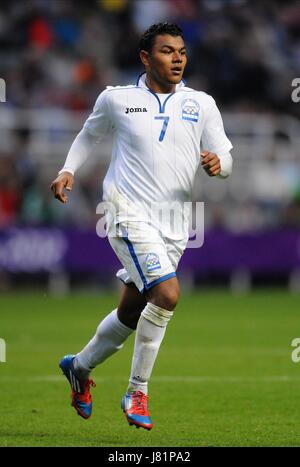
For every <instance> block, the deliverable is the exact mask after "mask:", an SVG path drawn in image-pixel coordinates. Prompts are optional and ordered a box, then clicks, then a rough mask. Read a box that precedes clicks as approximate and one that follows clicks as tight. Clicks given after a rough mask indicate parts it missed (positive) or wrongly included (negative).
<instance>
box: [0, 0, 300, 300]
mask: <svg viewBox="0 0 300 467" xmlns="http://www.w3.org/2000/svg"><path fill="white" fill-rule="evenodd" d="M164 20H168V21H173V22H177V23H178V24H179V25H180V26H181V27H182V29H183V32H184V36H185V40H186V43H187V46H188V53H189V64H188V69H187V72H186V79H187V82H188V84H189V85H190V86H191V87H195V88H196V89H199V90H204V91H206V92H208V93H209V94H212V95H213V96H214V98H215V99H216V101H217V104H218V106H219V107H220V109H221V112H222V115H223V119H224V124H225V127H226V131H227V133H228V136H229V138H230V139H231V140H232V142H233V145H234V150H233V153H232V154H233V157H234V159H235V163H234V172H233V175H232V176H231V177H230V178H229V179H228V180H225V181H219V180H212V179H210V178H209V177H207V176H206V175H205V174H203V173H202V172H201V170H199V176H198V177H197V179H196V183H195V189H194V201H204V202H205V242H204V246H203V247H202V248H200V249H197V250H189V251H187V252H186V254H185V256H184V258H183V259H182V262H181V266H180V274H181V277H182V282H183V284H184V286H185V287H187V288H193V287H194V286H201V285H202V284H205V285H209V284H216V283H217V284H226V285H227V284H228V285H229V286H230V287H231V289H232V290H233V291H237V292H243V291H247V290H249V288H251V287H252V286H259V285H261V284H264V285H265V284H271V285H283V286H284V287H287V288H288V289H289V290H292V291H299V290H300V231H299V227H300V162H299V147H300V123H299V116H300V104H297V103H294V102H293V101H292V99H291V93H292V90H293V88H292V80H293V79H294V78H295V77H297V76H300V27H299V23H300V3H299V1H297V2H295V1H279V0H277V1H276V0H273V1H271V0H270V1H268V0H266V1H258V0H257V1H251V2H250V1H247V0H90V1H89V2H85V1H83V0H76V1H70V0H27V1H26V2H22V1H17V0H15V1H8V0H7V1H5V0H2V1H1V5H0V77H1V78H2V79H4V80H5V82H6V102H2V103H0V141H1V146H0V289H1V290H2V291H5V290H15V289H17V288H18V287H21V286H24V285H25V286H30V287H31V286H33V285H38V287H40V286H43V287H44V286H46V287H47V288H48V289H49V291H50V292H53V293H56V294H60V293H62V294H63V293H65V292H67V291H68V290H69V289H70V288H72V287H73V286H74V287H76V286H81V287H93V288H95V289H96V290H100V289H101V288H103V287H105V289H106V288H107V287H110V286H112V287H113V286H115V284H116V279H115V278H114V274H115V271H116V269H117V267H118V262H117V260H116V258H115V257H114V254H113V252H112V251H111V249H110V246H109V244H108V242H107V240H106V239H100V238H98V237H97V235H96V231H95V225H96V222H97V220H98V219H99V216H98V215H97V214H96V206H97V204H98V202H99V201H100V200H101V185H102V180H103V177H104V175H105V172H106V169H107V167H108V164H109V160H110V141H109V140H108V141H104V142H103V143H101V144H100V145H98V147H97V149H96V152H95V154H94V157H93V158H91V159H90V160H89V161H88V162H87V163H86V165H85V166H84V167H83V168H82V169H81V170H80V171H79V172H78V175H77V178H76V185H75V188H74V190H73V192H72V195H71V196H70V198H71V199H70V202H69V204H68V205H67V206H63V205H60V204H59V203H58V202H57V201H56V200H54V199H53V198H52V195H51V193H50V190H49V185H50V182H51V181H52V179H53V178H54V177H55V176H56V173H57V171H58V170H59V169H60V168H61V166H62V164H63V162H64V159H65V157H66V154H67V151H68V149H69V147H70V145H71V143H72V141H73V139H74V137H75V135H76V134H77V132H78V131H79V130H80V128H81V126H82V124H83V122H84V120H85V118H86V117H87V115H88V114H89V113H90V111H91V109H92V106H93V104H94V102H95V99H96V97H97V95H98V94H99V92H100V91H101V90H102V89H104V88H105V86H106V85H117V84H129V83H132V82H135V80H136V77H137V76H138V75H139V73H140V72H141V71H142V67H141V64H140V62H139V57H138V51H137V44H138V39H139V36H140V34H141V33H142V32H143V30H144V29H145V28H147V27H148V26H149V25H150V24H152V23H154V22H158V21H164Z"/></svg>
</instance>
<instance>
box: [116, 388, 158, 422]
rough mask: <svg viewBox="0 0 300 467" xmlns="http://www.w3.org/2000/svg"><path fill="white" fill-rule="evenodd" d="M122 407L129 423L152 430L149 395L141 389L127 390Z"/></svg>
mask: <svg viewBox="0 0 300 467" xmlns="http://www.w3.org/2000/svg"><path fill="white" fill-rule="evenodd" d="M121 408H122V409H123V412H124V414H125V417H126V418H127V421H128V423H129V425H135V426H136V427H137V428H140V427H142V428H145V429H146V430H151V428H152V427H153V424H152V421H151V418H150V414H149V411H148V396H146V394H144V393H143V392H141V391H135V392H126V394H125V396H124V397H123V398H122V401H121Z"/></svg>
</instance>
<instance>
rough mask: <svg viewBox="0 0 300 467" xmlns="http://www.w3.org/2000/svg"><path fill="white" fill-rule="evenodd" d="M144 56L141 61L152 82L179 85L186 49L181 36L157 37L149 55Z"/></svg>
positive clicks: (184, 63) (166, 35)
mask: <svg viewBox="0 0 300 467" xmlns="http://www.w3.org/2000/svg"><path fill="white" fill-rule="evenodd" d="M144 54H145V55H144V60H143V59H142V61H143V63H144V65H145V66H146V71H147V73H148V74H149V75H150V76H151V78H152V79H153V80H155V81H156V82H157V83H159V84H162V85H169V86H170V85H176V84H178V83H180V81H181V80H182V75H183V72H184V69H185V66H186V62H187V58H186V48H185V45H184V41H183V39H182V37H181V36H170V35H169V34H164V35H158V36H156V37H155V41H154V44H153V47H152V51H151V53H150V54H148V53H147V52H145V53H144ZM141 58H142V57H141Z"/></svg>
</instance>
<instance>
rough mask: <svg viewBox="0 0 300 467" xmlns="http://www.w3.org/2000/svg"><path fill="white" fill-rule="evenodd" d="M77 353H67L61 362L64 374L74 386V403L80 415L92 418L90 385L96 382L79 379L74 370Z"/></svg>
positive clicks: (72, 386)
mask: <svg viewBox="0 0 300 467" xmlns="http://www.w3.org/2000/svg"><path fill="white" fill-rule="evenodd" d="M74 358H75V355H66V356H65V357H63V358H62V359H61V361H60V363H59V367H60V368H61V369H62V371H63V374H64V375H65V377H66V378H67V380H68V381H69V383H70V385H71V388H72V403H71V405H72V406H73V407H74V409H75V410H76V412H77V413H78V415H80V416H81V417H82V418H85V419H87V418H90V416H91V415H92V396H91V393H90V386H92V387H95V386H96V384H95V383H94V381H93V380H91V379H79V378H78V376H77V374H76V371H75V370H74V366H73V360H74Z"/></svg>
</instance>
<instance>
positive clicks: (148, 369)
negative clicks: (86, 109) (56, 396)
mask: <svg viewBox="0 0 300 467" xmlns="http://www.w3.org/2000/svg"><path fill="white" fill-rule="evenodd" d="M139 49H140V59H141V61H142V63H143V65H144V68H145V72H144V73H143V74H142V75H141V76H140V77H139V78H138V80H137V82H136V84H133V85H130V86H116V87H108V88H107V89H105V90H104V91H103V92H102V93H101V94H100V95H99V97H98V99H97V101H96V103H95V106H94V109H93V112H92V113H91V115H90V116H89V117H88V119H87V120H86V122H85V124H84V126H83V128H82V130H81V131H80V133H79V134H78V135H77V137H76V138H75V140H74V142H73V144H72V146H71V148H70V151H69V153H68V155H67V159H66V162H65V165H64V167H63V168H62V170H60V172H59V174H58V177H57V178H56V179H55V180H54V181H53V182H52V184H51V188H52V190H53V192H54V196H55V198H57V199H58V200H59V201H61V202H62V203H66V202H67V201H68V197H67V194H66V193H65V192H64V189H66V190H71V189H72V186H73V181H74V174H75V172H76V171H77V169H78V168H79V167H80V166H81V165H82V163H83V162H84V161H85V160H86V159H87V158H88V156H89V154H90V153H91V152H92V148H93V146H94V144H97V143H98V142H99V140H100V139H101V138H102V137H103V136H105V135H106V134H108V133H110V134H112V136H113V150H112V159H111V163H110V166H109V169H108V172H107V174H106V176H105V179H104V183H103V199H104V200H105V201H106V202H107V204H108V208H107V212H106V220H107V233H108V239H109V242H110V244H111V246H112V248H113V249H114V251H115V253H116V255H117V256H118V258H119V260H120V262H121V263H122V265H123V269H121V270H119V271H118V272H117V277H119V278H120V279H121V280H122V281H123V283H124V288H123V291H122V296H121V299H120V303H119V304H118V306H117V308H116V309H114V310H113V311H111V313H109V314H108V315H107V316H106V317H105V318H104V320H103V321H102V322H101V323H100V324H99V326H98V328H97V330H96V334H95V335H94V337H93V338H92V339H91V341H90V342H88V344H87V345H86V346H85V347H84V348H83V349H82V350H81V351H80V352H79V353H77V354H76V355H67V356H65V357H64V358H63V359H62V360H61V362H60V367H61V369H62V371H63V373H64V375H65V376H66V377H67V379H68V381H69V383H70V384H71V388H72V405H73V406H74V408H75V409H76V411H77V413H78V414H79V415H81V416H82V417H83V418H89V417H90V416H91V412H92V398H91V394H90V386H91V385H94V383H93V381H92V380H91V379H90V378H89V376H90V372H91V371H92V370H93V368H95V367H96V365H99V364H100V363H102V362H103V361H104V360H105V359H107V358H108V357H109V356H110V355H112V354H113V353H115V352H116V351H117V350H119V349H121V348H122V346H123V343H124V342H125V340H126V339H127V338H128V336H129V335H130V334H131V333H132V332H134V330H136V334H135V344H134V351H133V357H132V367H131V374H130V378H129V385H128V388H127V391H126V393H125V395H124V397H123V399H122V401H121V407H122V409H123V411H124V413H125V415H126V418H127V420H128V422H129V424H130V425H136V426H137V427H143V428H145V429H147V430H150V429H151V428H152V426H153V425H152V421H151V418H150V414H149V411H148V382H149V380H150V377H151V373H152V369H153V366H154V363H155V360H156V357H157V354H158V351H159V348H160V345H161V342H162V340H163V338H164V335H165V331H166V327H167V324H168V322H169V320H170V319H171V318H172V316H173V313H174V309H175V307H176V304H177V302H178V298H179V283H178V279H177V277H176V269H177V265H178V262H179V260H180V258H181V256H182V254H183V252H184V249H185V247H186V244H187V241H188V217H187V216H186V215H185V209H184V206H185V202H187V201H189V200H191V191H192V187H193V182H194V178H195V175H196V172H197V169H198V166H199V164H201V165H202V167H203V169H204V170H205V171H206V173H207V174H208V175H209V176H211V177H227V176H228V175H229V174H230V173H231V170H232V157H231V154H230V150H231V149H232V145H231V143H230V141H229V140H228V138H227V137H226V135H225V132H224V128H223V123H222V119H221V115H220V112H219V110H218V108H217V106H216V103H215V101H214V99H213V98H212V97H211V96H209V95H207V94H206V93H204V92H200V91H195V90H194V89H191V88H189V87H187V86H186V85H185V82H184V81H183V80H182V75H183V72H184V69H185V66H186V62H187V57H186V48H185V44H184V39H183V36H182V31H181V29H180V28H179V27H178V26H177V25H175V24H169V23H159V24H154V25H152V26H151V27H150V28H149V29H148V30H147V31H146V32H145V33H144V34H143V36H142V37H141V40H140V45H139ZM173 203H175V207H176V213H175V214H176V215H178V213H179V217H178V216H177V217H176V219H177V221H176V222H175V223H174V222H173V223H172V222H171V221H170V216H164V215H163V216H161V214H160V213H158V210H157V209H156V208H157V206H158V207H159V208H160V207H164V208H168V207H170V206H172V205H173ZM154 206H155V207H156V208H155V209H154ZM178 219H181V221H180V222H178Z"/></svg>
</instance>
